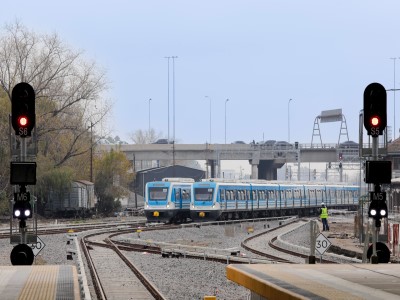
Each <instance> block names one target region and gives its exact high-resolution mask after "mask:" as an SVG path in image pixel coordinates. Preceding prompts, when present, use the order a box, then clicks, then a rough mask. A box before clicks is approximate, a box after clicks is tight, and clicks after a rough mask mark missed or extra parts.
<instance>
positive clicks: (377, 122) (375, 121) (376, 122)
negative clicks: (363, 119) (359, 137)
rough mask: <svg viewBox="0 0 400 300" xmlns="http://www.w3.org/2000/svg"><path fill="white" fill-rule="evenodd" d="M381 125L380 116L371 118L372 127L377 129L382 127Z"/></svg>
mask: <svg viewBox="0 0 400 300" xmlns="http://www.w3.org/2000/svg"><path fill="white" fill-rule="evenodd" d="M380 123H381V120H380V119H379V117H378V116H373V117H371V125H372V126H374V127H377V126H379V125H380Z"/></svg>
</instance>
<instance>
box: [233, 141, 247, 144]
mask: <svg viewBox="0 0 400 300" xmlns="http://www.w3.org/2000/svg"><path fill="white" fill-rule="evenodd" d="M232 144H246V143H245V142H243V141H234V142H233V143H232Z"/></svg>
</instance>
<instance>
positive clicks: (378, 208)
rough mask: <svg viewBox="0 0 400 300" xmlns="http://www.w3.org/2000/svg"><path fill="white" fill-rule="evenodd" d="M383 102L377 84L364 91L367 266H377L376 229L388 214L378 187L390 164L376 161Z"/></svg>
mask: <svg viewBox="0 0 400 300" xmlns="http://www.w3.org/2000/svg"><path fill="white" fill-rule="evenodd" d="M386 103H387V97H386V90H385V88H384V87H383V86H382V85H381V84H379V83H371V84H369V85H368V86H367V87H366V88H365V90H364V111H363V115H364V127H365V129H366V130H367V133H368V135H370V136H371V137H372V157H371V159H370V160H367V161H366V172H365V182H366V183H368V184H370V185H369V186H370V187H369V190H370V191H369V196H370V205H369V208H368V216H369V217H371V218H373V219H374V220H375V230H374V234H373V244H372V247H373V251H372V256H371V263H378V256H377V251H376V242H377V236H378V230H379V229H380V227H381V219H382V218H387V215H388V211H387V204H386V193H385V192H383V191H382V184H390V183H391V179H392V170H391V162H390V161H383V160H378V142H379V141H378V139H379V136H380V135H383V132H384V130H385V129H386V125H387V124H386V123H387V108H386ZM371 186H372V187H371ZM371 189H372V191H371Z"/></svg>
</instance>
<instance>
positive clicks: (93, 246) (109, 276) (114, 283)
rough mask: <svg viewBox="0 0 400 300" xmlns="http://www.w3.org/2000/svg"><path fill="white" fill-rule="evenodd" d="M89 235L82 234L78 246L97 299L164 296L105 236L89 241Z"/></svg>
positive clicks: (159, 299)
mask: <svg viewBox="0 0 400 300" xmlns="http://www.w3.org/2000/svg"><path fill="white" fill-rule="evenodd" d="M126 232H127V231H122V232H120V233H126ZM93 236H96V234H90V235H87V236H86V237H84V238H82V239H81V247H82V249H83V252H84V254H85V257H86V260H87V265H88V267H89V270H90V274H91V276H92V281H93V285H94V289H95V292H96V294H97V297H98V299H144V300H146V299H158V300H164V299H166V298H165V297H164V296H163V294H162V293H161V292H160V291H159V290H158V289H157V288H156V287H155V286H154V285H153V284H152V283H151V282H150V281H149V280H148V279H147V277H146V276H145V275H144V274H143V273H142V272H141V271H140V270H139V269H137V268H136V267H135V266H134V264H132V262H131V261H130V260H129V259H128V258H127V257H126V256H125V255H124V253H123V252H122V251H121V250H120V249H119V248H118V246H116V245H115V244H114V243H113V242H112V241H111V240H110V239H109V238H106V239H105V240H104V242H91V241H89V238H90V237H93Z"/></svg>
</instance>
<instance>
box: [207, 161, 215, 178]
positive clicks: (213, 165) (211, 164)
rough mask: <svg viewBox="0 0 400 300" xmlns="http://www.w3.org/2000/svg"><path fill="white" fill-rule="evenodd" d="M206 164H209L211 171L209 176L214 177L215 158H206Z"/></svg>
mask: <svg viewBox="0 0 400 300" xmlns="http://www.w3.org/2000/svg"><path fill="white" fill-rule="evenodd" d="M208 164H209V166H210V173H211V175H210V177H211V178H215V177H216V172H215V171H216V170H215V169H216V168H215V165H216V164H215V160H213V159H210V160H208Z"/></svg>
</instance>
